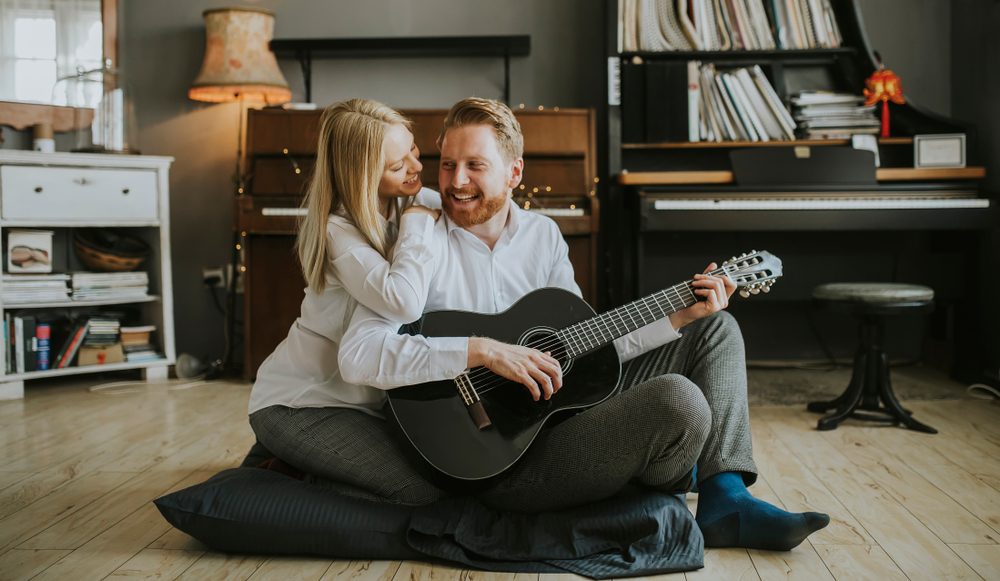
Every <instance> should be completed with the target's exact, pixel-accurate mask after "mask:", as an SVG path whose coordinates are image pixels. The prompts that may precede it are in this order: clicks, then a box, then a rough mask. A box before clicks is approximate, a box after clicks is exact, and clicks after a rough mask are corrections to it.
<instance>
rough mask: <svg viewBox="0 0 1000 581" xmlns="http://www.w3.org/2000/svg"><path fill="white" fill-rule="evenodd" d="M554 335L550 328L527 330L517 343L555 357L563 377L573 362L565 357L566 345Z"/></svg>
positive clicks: (553, 330) (554, 331)
mask: <svg viewBox="0 0 1000 581" xmlns="http://www.w3.org/2000/svg"><path fill="white" fill-rule="evenodd" d="M555 333H556V330H555V329H551V328H534V329H528V330H527V331H525V332H524V334H523V335H521V338H520V339H519V340H518V343H519V344H521V345H524V346H525V347H531V348H533V349H538V350H539V351H542V352H543V353H549V354H550V355H552V357H555V358H556V360H557V361H558V362H559V365H560V366H561V367H562V372H563V376H565V375H567V374H568V373H569V370H570V369H572V367H573V360H572V359H570V358H569V357H568V356H567V355H566V345H565V344H564V343H563V342H562V341H561V340H560V339H559V338H558V337H556V335H555Z"/></svg>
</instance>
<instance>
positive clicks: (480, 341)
mask: <svg viewBox="0 0 1000 581" xmlns="http://www.w3.org/2000/svg"><path fill="white" fill-rule="evenodd" d="M479 366H483V367H486V368H487V369H489V370H490V371H492V372H493V373H496V374H497V375H499V376H501V377H504V378H506V379H509V380H511V381H513V382H516V383H520V384H521V385H523V386H524V387H525V388H527V390H528V392H529V393H530V394H531V397H532V398H533V399H534V400H535V401H538V400H539V399H540V398H544V399H549V398H551V397H552V394H553V393H555V392H557V391H559V388H561V387H562V366H561V365H559V361H558V360H556V358H555V357H552V355H551V354H549V353H543V352H541V351H539V350H537V349H532V348H530V347H523V346H521V345H511V344H509V343H502V342H500V341H496V340H493V339H488V338H485V337H470V338H469V367H470V368H471V367H479Z"/></svg>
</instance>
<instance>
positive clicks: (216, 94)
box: [188, 8, 292, 105]
mask: <svg viewBox="0 0 1000 581" xmlns="http://www.w3.org/2000/svg"><path fill="white" fill-rule="evenodd" d="M204 16H205V32H206V42H205V61H204V62H203V63H202V65H201V72H200V73H198V78H197V79H195V81H194V83H193V84H192V85H191V88H190V89H189V90H188V97H189V98H191V99H193V100H195V101H208V102H210V103H223V102H226V101H235V100H237V99H243V100H246V101H251V102H259V103H266V104H268V105H277V104H280V103H287V102H288V101H290V100H291V99H292V92H291V91H290V90H289V89H288V82H287V81H285V77H284V76H283V75H282V74H281V70H280V69H279V68H278V61H277V59H275V58H274V53H273V52H271V49H270V48H269V47H268V42H270V40H271V38H272V37H273V36H274V14H273V13H272V12H270V11H268V10H261V9H257V8H220V9H214V10H206V11H205V12H204Z"/></svg>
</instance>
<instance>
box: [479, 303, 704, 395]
mask: <svg viewBox="0 0 1000 581" xmlns="http://www.w3.org/2000/svg"><path fill="white" fill-rule="evenodd" d="M672 290H673V289H672ZM687 291H688V294H689V295H690V297H691V298H692V299H693V298H694V295H693V294H692V293H691V290H690V288H688V289H687ZM661 292H665V291H661ZM674 293H675V294H676V295H677V298H678V299H681V300H682V304H683V297H682V296H681V295H680V293H679V291H677V290H674ZM667 300H668V301H670V299H669V297H668V298H667ZM692 304H693V303H692ZM645 306H646V307H647V308H649V306H648V305H645ZM658 306H659V305H658ZM660 308H661V311H662V307H660ZM650 313H651V314H652V310H651V309H650ZM587 324H589V325H591V330H593V329H597V327H596V325H594V324H591V323H590V322H589V321H587ZM581 330H583V329H581ZM602 333H603V332H602ZM553 338H554V341H550V342H549V343H548V344H546V345H534V344H531V343H529V344H527V345H525V346H526V347H531V348H534V349H538V350H540V351H541V350H544V349H548V348H551V347H553V346H558V345H559V344H561V343H565V341H563V340H561V339H560V338H559V337H556V336H555V335H551V336H548V337H545V338H544V339H543V341H544V340H548V339H553ZM569 347H573V346H572V345H569ZM579 347H582V349H581V350H580V352H579V353H578V354H577V355H576V356H575V357H579V356H580V355H584V354H586V353H588V352H590V351H592V350H593V348H590V347H587V346H586V344H584V343H581V344H580V346H579ZM477 372H478V373H477ZM473 374H475V376H474V377H473ZM489 376H492V377H489ZM467 377H468V378H469V380H470V383H471V382H474V381H477V380H480V379H483V378H484V377H485V378H487V381H486V382H485V383H483V384H482V386H481V387H478V388H477V387H476V386H475V385H474V384H473V386H472V388H473V389H474V390H475V391H476V393H477V394H484V393H487V392H489V391H491V390H493V389H495V388H497V387H500V386H502V385H504V384H506V383H508V382H510V383H518V382H516V381H513V380H509V379H507V378H505V377H503V376H501V375H497V374H496V373H494V372H493V371H491V370H490V369H488V368H486V367H480V368H478V369H477V370H474V371H472V372H469V373H468V374H467Z"/></svg>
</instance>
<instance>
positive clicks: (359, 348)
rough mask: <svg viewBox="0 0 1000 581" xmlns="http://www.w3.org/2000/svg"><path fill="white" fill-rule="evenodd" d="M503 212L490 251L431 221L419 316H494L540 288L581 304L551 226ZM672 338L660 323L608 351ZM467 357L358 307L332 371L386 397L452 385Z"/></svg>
mask: <svg viewBox="0 0 1000 581" xmlns="http://www.w3.org/2000/svg"><path fill="white" fill-rule="evenodd" d="M428 205H434V204H433V202H431V203H428ZM509 207H510V214H509V217H508V220H507V223H506V225H505V226H504V229H503V231H502V233H501V235H500V238H499V239H498V240H497V243H496V244H495V245H494V247H493V249H492V250H491V249H490V248H489V247H488V246H487V245H486V244H485V243H484V242H483V241H482V240H480V239H479V238H477V237H476V236H475V235H474V234H472V233H471V232H469V231H467V230H465V229H463V228H461V227H459V226H457V225H455V224H454V223H453V222H451V220H449V219H448V217H447V216H445V215H442V217H441V218H440V219H439V220H438V221H437V224H436V225H435V227H434V231H433V233H432V237H431V243H430V244H431V250H432V252H431V254H432V255H433V259H432V263H431V264H429V265H428V267H429V268H430V269H431V280H430V287H429V288H428V293H427V304H426V306H425V308H424V312H425V313H427V312H433V311H442V310H461V311H472V312H478V313H490V314H495V313H501V312H503V311H505V310H507V309H508V308H509V307H510V306H511V305H513V304H514V303H516V302H517V301H518V300H519V299H521V298H522V297H523V296H524V295H526V294H528V293H530V292H532V291H534V290H537V289H540V288H545V287H557V288H562V289H565V290H568V291H570V292H572V293H574V294H576V295H577V296H581V293H580V287H579V286H577V284H576V281H575V280H574V278H573V266H572V264H571V263H570V261H569V248H568V246H567V245H566V241H565V240H563V237H562V234H561V233H560V232H559V227H558V226H557V225H556V223H555V222H554V221H553V220H552V219H551V218H549V217H547V216H543V215H540V214H535V213H532V212H530V211H527V210H523V209H521V208H519V207H517V205H516V204H513V203H510V204H509ZM679 337H680V334H679V333H677V331H676V330H674V328H673V326H672V325H671V324H670V321H669V319H661V320H659V321H657V322H655V323H653V324H650V325H647V326H646V327H643V328H641V329H639V330H637V331H634V332H632V333H629V334H628V335H625V336H624V337H621V338H619V339H617V340H616V341H615V348H616V350H617V351H618V355H619V357H620V358H621V360H622V361H627V360H629V359H632V358H634V357H637V356H639V355H641V354H643V353H645V352H647V351H650V350H652V349H655V348H657V347H660V346H662V345H665V344H666V343H669V342H670V341H673V340H675V339H677V338H679ZM468 349H469V339H468V337H423V336H420V335H415V336H411V335H400V334H399V324H398V323H396V322H392V321H389V320H387V319H385V318H383V317H381V316H379V315H377V314H375V313H374V312H372V311H371V310H370V309H367V308H365V307H364V306H360V305H359V306H358V308H357V309H356V310H355V311H354V314H353V317H352V319H351V322H350V324H349V325H348V328H347V331H346V332H345V334H344V337H343V341H342V343H341V345H340V355H339V363H340V370H341V373H342V375H343V378H344V379H345V380H346V381H348V382H350V383H355V384H360V385H370V386H373V387H377V388H381V389H390V388H393V387H399V386H403V385H412V384H417V383H425V382H428V381H438V380H446V379H453V378H455V377H457V376H458V375H460V374H461V373H462V372H463V371H465V369H466V363H467V361H468Z"/></svg>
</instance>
